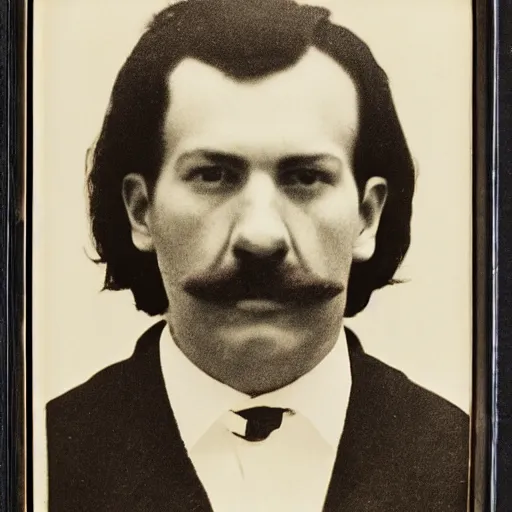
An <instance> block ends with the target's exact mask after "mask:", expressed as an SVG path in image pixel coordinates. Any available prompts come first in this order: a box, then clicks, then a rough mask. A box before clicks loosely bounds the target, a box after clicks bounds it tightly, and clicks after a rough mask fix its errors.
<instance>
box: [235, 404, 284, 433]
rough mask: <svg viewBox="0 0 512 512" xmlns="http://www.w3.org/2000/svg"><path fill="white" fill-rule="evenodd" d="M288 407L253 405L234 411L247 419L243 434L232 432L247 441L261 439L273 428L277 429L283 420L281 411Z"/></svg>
mask: <svg viewBox="0 0 512 512" xmlns="http://www.w3.org/2000/svg"><path fill="white" fill-rule="evenodd" d="M289 411H290V409H281V408H279V407H253V408H251V409H244V410H242V411H235V412H236V414H238V415H239V416H241V417H242V418H244V419H246V420H247V424H246V427H245V435H244V436H242V435H240V434H237V433H234V434H235V435H236V436H238V437H242V438H243V439H245V440H247V441H263V440H264V439H266V438H267V437H268V436H269V435H270V434H271V433H272V432H273V431H274V430H276V429H278V428H279V427H280V426H281V423H282V422H283V413H284V412H289Z"/></svg>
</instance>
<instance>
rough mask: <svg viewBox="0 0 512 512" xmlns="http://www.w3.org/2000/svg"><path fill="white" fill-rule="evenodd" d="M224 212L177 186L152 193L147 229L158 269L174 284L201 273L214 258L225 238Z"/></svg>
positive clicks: (166, 187) (226, 222) (225, 223)
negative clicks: (156, 258) (148, 226)
mask: <svg viewBox="0 0 512 512" xmlns="http://www.w3.org/2000/svg"><path fill="white" fill-rule="evenodd" d="M225 210H226V208H222V207H218V205H212V202H211V199H210V200H208V201H207V200H205V198H204V197H201V196H198V195H197V194H191V193H190V191H189V190H187V188H186V187H183V186H180V185H179V183H173V184H172V185H171V184H169V186H163V185H162V186H160V187H159V188H158V189H157V190H156V191H155V196H154V199H153V206H152V209H151V213H150V229H151V236H152V238H153V243H154V246H155V251H156V253H157V257H158V261H159V265H160V269H161V271H162V274H163V275H164V276H166V277H167V279H170V280H172V281H173V280H175V279H176V278H179V277H180V276H183V275H185V274H186V273H188V272H190V271H191V270H196V271H197V270H202V269H204V268H206V267H207V266H208V265H211V264H212V262H213V261H215V259H216V258H217V257H218V254H219V252H221V251H222V249H223V247H224V246H225V245H226V240H227V238H228V237H229V232H230V223H229V218H230V217H229V215H227V214H226V212H225Z"/></svg>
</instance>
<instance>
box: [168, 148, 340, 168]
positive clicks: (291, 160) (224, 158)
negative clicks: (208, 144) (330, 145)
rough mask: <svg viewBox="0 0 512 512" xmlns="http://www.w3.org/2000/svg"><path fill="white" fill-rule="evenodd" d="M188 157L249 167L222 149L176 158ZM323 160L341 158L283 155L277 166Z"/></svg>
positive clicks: (324, 154) (305, 164)
mask: <svg viewBox="0 0 512 512" xmlns="http://www.w3.org/2000/svg"><path fill="white" fill-rule="evenodd" d="M188 158H204V159H207V160H209V161H210V162H212V163H214V164H218V165H227V166H229V167H234V168H239V169H240V168H241V169H247V168H248V167H249V163H248V161H247V160H246V159H245V158H243V157H241V156H239V155H234V154H231V153H224V152H222V151H212V150H209V149H196V150H192V151H188V152H186V153H183V154H182V155H180V157H179V158H178V161H177V163H178V164H179V163H181V162H182V161H183V160H186V159H188ZM323 160H327V161H330V162H334V163H336V164H341V160H340V159H339V158H338V157H337V156H334V155H331V154H328V153H318V154H311V155H307V154H304V155H290V156H285V157H284V158H282V159H280V160H279V162H278V165H277V167H278V169H279V170H285V169H290V168H296V167H301V166H311V165H314V164H318V163H319V162H321V161H323Z"/></svg>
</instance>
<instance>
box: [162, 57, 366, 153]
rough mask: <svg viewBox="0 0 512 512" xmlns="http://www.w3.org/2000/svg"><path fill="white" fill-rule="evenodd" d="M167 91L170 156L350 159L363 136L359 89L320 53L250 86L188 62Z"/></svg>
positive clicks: (180, 67) (249, 82) (174, 74)
mask: <svg viewBox="0 0 512 512" xmlns="http://www.w3.org/2000/svg"><path fill="white" fill-rule="evenodd" d="M168 87H169V89H170V91H169V93H170V94H169V97H170V103H169V108H168V111H167V114H166V119H165V135H166V141H167V144H168V145H169V146H170V149H171V150H177V149H182V150H191V149H196V148H197V147H202V146H204V147H205V148H206V149H213V150H218V149H221V150H225V151H232V152H235V153H236V152H243V153H245V152H250V151H254V152H255V153H257V154H262V153H265V154H266V155H267V156H272V155H273V154H274V153H277V154H278V155H282V154H283V153H297V152H303V153H308V152H310V151H311V152H319V151H323V152H333V153H340V152H341V153H343V152H345V153H346V152H350V150H351V148H352V146H353V143H354V140H355V137H356V135H357V129H358V99H357V92H356V89H355V85H354V83H353V82H352V80H351V78H350V77H349V76H348V74H347V73H346V72H345V71H344V70H343V68H342V67H341V66H340V65H339V64H338V63H336V62H335V61H334V60H333V59H332V58H331V57H329V56H327V55H325V54H324V53H322V52H321V51H319V50H317V49H315V48H311V49H309V50H308V51H307V52H306V53H305V55H304V56H303V57H302V58H301V59H300V60H299V61H298V62H297V63H296V64H295V65H293V66H291V67H289V68H287V69H285V70H283V71H280V72H277V73H274V74H272V75H269V76H266V77H263V78H258V79H251V80H239V79H236V78H232V77H229V76H227V75H225V74H224V73H223V72H222V71H220V70H218V69H217V68H215V67H213V66H210V65H208V64H206V63H204V62H201V61H199V60H195V59H192V58H187V59H185V60H183V61H181V62H180V63H179V64H178V66H177V67H176V68H175V69H174V71H173V72H172V73H171V74H170V76H169V80H168ZM338 156H340V155H338Z"/></svg>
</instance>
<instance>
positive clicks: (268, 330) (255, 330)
mask: <svg viewBox="0 0 512 512" xmlns="http://www.w3.org/2000/svg"><path fill="white" fill-rule="evenodd" d="M219 334H220V336H219V338H220V340H219V342H220V343H222V344H223V345H224V346H225V348H226V349H227V350H226V351H227V352H231V355H232V356H234V357H235V358H240V357H241V358H250V359H252V361H254V362H255V363H256V362H257V361H264V360H269V359H273V360H275V359H276V358H278V359H280V358H283V357H284V358H286V357H287V356H292V355H293V354H294V353H296V352H297V351H300V350H301V348H303V344H304V339H305V338H306V339H307V337H305V336H304V333H298V332H293V331H290V330H287V329H283V328H279V327H275V326H272V325H261V326H253V327H246V328H231V329H226V330H225V331H224V332H222V333H219ZM301 334H302V335H301Z"/></svg>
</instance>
